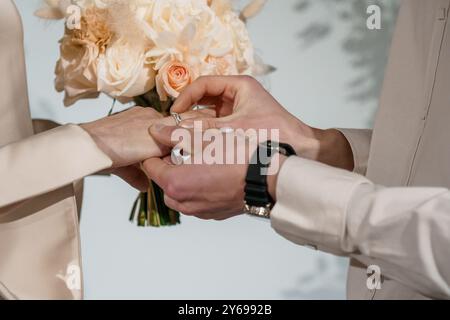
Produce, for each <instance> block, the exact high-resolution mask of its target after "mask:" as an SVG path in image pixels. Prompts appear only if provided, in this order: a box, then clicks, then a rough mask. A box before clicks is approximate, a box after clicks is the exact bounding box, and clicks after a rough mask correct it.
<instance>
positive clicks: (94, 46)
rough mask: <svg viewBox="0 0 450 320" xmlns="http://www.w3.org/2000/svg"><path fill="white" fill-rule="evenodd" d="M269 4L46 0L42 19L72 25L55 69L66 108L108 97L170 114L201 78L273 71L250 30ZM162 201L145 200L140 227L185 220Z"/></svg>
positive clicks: (154, 195)
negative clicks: (248, 24) (182, 94)
mask: <svg viewBox="0 0 450 320" xmlns="http://www.w3.org/2000/svg"><path fill="white" fill-rule="evenodd" d="M265 2H266V0H253V1H251V2H250V3H249V4H248V5H247V6H246V7H245V8H244V9H243V10H242V11H240V12H238V11H236V10H235V9H234V7H233V3H232V2H231V1H230V0H46V1H45V6H44V7H43V8H41V9H39V10H38V11H37V12H36V15H37V16H38V17H40V18H43V19H66V24H65V32H64V36H63V37H62V39H61V40H60V58H59V60H58V62H57V65H56V70H55V73H56V80H55V87H56V90H57V91H59V92H64V93H65V98H64V104H65V105H66V106H71V105H73V104H74V103H75V102H77V101H78V100H80V99H86V98H96V97H98V96H99V94H100V93H104V94H107V95H108V96H110V97H112V98H113V99H115V100H118V101H120V102H123V103H128V102H133V101H134V102H135V103H137V104H139V105H141V106H145V107H153V108H155V109H157V110H158V111H159V112H162V113H164V114H166V115H167V114H169V112H170V106H171V104H172V102H173V100H174V99H176V98H177V97H178V95H179V94H180V92H181V91H182V90H183V89H184V88H185V87H186V86H188V85H189V84H190V83H192V82H193V81H195V79H197V78H198V77H200V76H205V75H221V76H226V75H254V76H258V75H262V74H266V73H268V72H270V71H272V67H270V66H268V65H265V64H263V63H261V61H260V59H258V57H257V56H256V55H255V52H254V48H253V45H252V42H251V40H250V37H249V34H248V31H247V28H246V24H245V23H246V21H247V20H248V19H249V18H251V17H253V16H255V15H256V14H257V13H258V12H259V11H260V10H261V9H262V8H263V6H264V4H265ZM161 197H162V198H163V196H162V194H160V190H159V189H158V187H157V186H156V185H155V186H154V187H153V188H152V189H151V190H149V194H143V195H141V196H140V197H139V198H138V200H137V202H136V203H135V206H134V208H133V212H134V211H135V209H136V208H138V213H139V216H138V222H139V225H146V224H147V225H148V224H149V225H154V226H160V225H172V224H176V223H178V222H179V217H178V216H177V214H176V213H173V212H171V210H170V209H168V208H165V206H163V203H161V201H162V202H163V200H162V199H161ZM139 201H140V204H139V203H138V202H139ZM132 218H134V214H133V217H132Z"/></svg>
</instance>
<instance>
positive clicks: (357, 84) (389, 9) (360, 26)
mask: <svg viewBox="0 0 450 320" xmlns="http://www.w3.org/2000/svg"><path fill="white" fill-rule="evenodd" d="M373 4H375V5H378V6H380V8H381V19H382V25H381V27H382V29H381V30H373V31H371V30H368V29H367V24H366V21H367V18H368V14H367V7H368V6H369V5H373ZM399 5H400V1H399V0H299V2H298V4H297V5H296V7H295V9H296V10H297V11H298V12H299V13H300V14H302V15H305V14H307V13H308V12H310V11H313V10H320V12H323V13H324V17H323V19H321V20H320V21H314V22H312V23H310V24H309V25H307V27H305V28H304V29H303V30H301V31H300V32H299V33H298V37H299V39H300V41H301V44H302V47H303V49H304V50H305V49H308V48H309V47H311V46H313V45H315V44H317V43H318V42H320V41H322V40H326V39H327V38H329V37H332V36H333V35H334V31H335V29H336V28H337V27H338V25H339V26H341V25H342V24H345V25H346V26H348V33H347V34H346V35H345V36H344V38H343V41H342V49H343V51H344V52H345V53H346V54H347V56H348V58H349V62H350V64H351V66H352V68H353V69H354V74H355V75H354V79H353V80H352V81H351V82H350V83H349V84H348V90H349V99H350V100H353V101H355V102H359V103H361V104H362V105H365V106H367V105H368V104H369V105H370V104H371V103H378V99H379V95H380V91H381V86H382V84H383V79H384V70H385V67H386V63H387V59H388V55H389V47H390V43H391V38H392V33H393V30H394V28H395V22H396V19H397V14H398V8H399ZM347 265H348V262H347V260H343V259H342V258H337V257H329V256H325V255H324V256H320V257H318V258H317V259H316V268H314V271H313V272H311V273H310V274H305V275H302V276H300V277H299V278H298V279H297V281H296V283H294V284H293V286H292V287H291V288H288V289H287V290H285V291H284V292H283V296H284V297H285V298H286V299H335V298H336V297H345V290H344V291H343V288H342V280H343V279H345V278H346V276H347Z"/></svg>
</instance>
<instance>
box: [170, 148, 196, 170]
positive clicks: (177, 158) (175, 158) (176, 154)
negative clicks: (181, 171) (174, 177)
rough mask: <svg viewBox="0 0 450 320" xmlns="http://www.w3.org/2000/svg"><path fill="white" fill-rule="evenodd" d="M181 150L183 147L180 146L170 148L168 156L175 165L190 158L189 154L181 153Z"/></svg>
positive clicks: (183, 162) (179, 164) (181, 163)
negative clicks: (170, 151)
mask: <svg viewBox="0 0 450 320" xmlns="http://www.w3.org/2000/svg"><path fill="white" fill-rule="evenodd" d="M182 151H183V149H182V148H180V147H175V148H173V150H172V153H171V155H170V158H171V160H172V163H173V164H174V165H176V166H181V165H183V164H185V163H186V162H187V161H188V160H189V159H190V158H191V155H183V154H182Z"/></svg>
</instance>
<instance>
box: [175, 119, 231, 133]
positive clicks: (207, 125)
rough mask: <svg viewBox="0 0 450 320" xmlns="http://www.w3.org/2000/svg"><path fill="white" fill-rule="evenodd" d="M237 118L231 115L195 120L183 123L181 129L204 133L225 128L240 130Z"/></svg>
mask: <svg viewBox="0 0 450 320" xmlns="http://www.w3.org/2000/svg"><path fill="white" fill-rule="evenodd" d="M237 118H238V117H237V115H231V116H228V117H224V118H208V119H204V118H194V119H188V120H184V121H182V122H181V123H180V127H182V128H185V129H196V130H202V131H204V130H209V129H223V128H231V129H239V124H238V122H237V121H235V120H236V119H237Z"/></svg>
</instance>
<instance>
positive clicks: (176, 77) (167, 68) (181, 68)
mask: <svg viewBox="0 0 450 320" xmlns="http://www.w3.org/2000/svg"><path fill="white" fill-rule="evenodd" d="M196 78H197V74H196V72H195V70H193V69H192V68H190V67H189V66H188V65H187V64H185V63H182V62H179V61H173V62H168V63H166V64H165V65H164V66H163V67H162V68H161V69H160V70H159V72H158V75H157V76H156V90H157V91H158V94H159V97H160V99H161V101H167V98H168V96H170V97H172V98H178V96H179V95H180V93H181V92H182V91H183V89H184V88H186V87H187V86H188V85H190V84H191V83H192V82H193V81H194V80H195V79H196Z"/></svg>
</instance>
